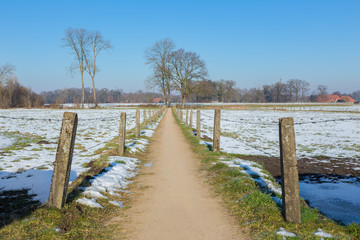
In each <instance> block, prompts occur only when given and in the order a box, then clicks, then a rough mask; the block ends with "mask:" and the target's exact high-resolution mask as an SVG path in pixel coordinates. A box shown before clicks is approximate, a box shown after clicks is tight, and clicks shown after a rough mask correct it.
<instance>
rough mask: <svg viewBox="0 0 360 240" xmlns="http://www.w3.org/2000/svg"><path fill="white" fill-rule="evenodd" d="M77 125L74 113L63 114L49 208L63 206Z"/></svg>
mask: <svg viewBox="0 0 360 240" xmlns="http://www.w3.org/2000/svg"><path fill="white" fill-rule="evenodd" d="M77 123H78V118H77V114H76V113H71V112H65V113H64V116H63V120H62V125H61V130H60V138H59V143H58V147H57V151H56V159H55V162H54V170H53V175H52V179H51V186H50V193H49V199H48V203H47V205H48V206H49V207H55V208H58V209H61V208H62V207H64V205H65V202H66V197H67V190H68V186H69V177H70V171H71V162H72V157H73V152H74V145H75V136H76V129H77Z"/></svg>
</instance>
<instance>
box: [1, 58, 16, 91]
mask: <svg viewBox="0 0 360 240" xmlns="http://www.w3.org/2000/svg"><path fill="white" fill-rule="evenodd" d="M14 71H15V66H14V65H11V64H9V63H7V64H5V65H2V66H0V86H2V85H3V84H4V82H5V80H6V78H8V77H9V76H10V75H11V74H12V73H13V72H14Z"/></svg>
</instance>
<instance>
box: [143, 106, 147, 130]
mask: <svg viewBox="0 0 360 240" xmlns="http://www.w3.org/2000/svg"><path fill="white" fill-rule="evenodd" d="M143 115H144V116H143V119H144V128H146V125H147V124H146V110H145V109H144V111H143Z"/></svg>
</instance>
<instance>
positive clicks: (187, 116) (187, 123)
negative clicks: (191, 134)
mask: <svg viewBox="0 0 360 240" xmlns="http://www.w3.org/2000/svg"><path fill="white" fill-rule="evenodd" d="M185 124H186V125H188V126H189V109H186V121H185Z"/></svg>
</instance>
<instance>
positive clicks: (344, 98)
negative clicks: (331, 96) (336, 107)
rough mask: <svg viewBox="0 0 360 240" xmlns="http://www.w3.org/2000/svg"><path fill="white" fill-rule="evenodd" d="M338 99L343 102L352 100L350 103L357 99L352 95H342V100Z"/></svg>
mask: <svg viewBox="0 0 360 240" xmlns="http://www.w3.org/2000/svg"><path fill="white" fill-rule="evenodd" d="M338 101H342V102H350V103H354V102H355V100H354V99H353V98H352V97H349V96H342V97H341V98H340V100H338Z"/></svg>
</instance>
